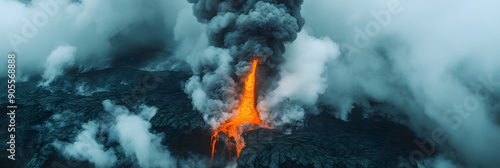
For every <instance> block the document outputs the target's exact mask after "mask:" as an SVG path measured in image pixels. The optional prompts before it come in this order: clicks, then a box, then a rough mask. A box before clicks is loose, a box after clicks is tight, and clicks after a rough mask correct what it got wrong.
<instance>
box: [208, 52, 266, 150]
mask: <svg viewBox="0 0 500 168" xmlns="http://www.w3.org/2000/svg"><path fill="white" fill-rule="evenodd" d="M257 63H258V60H257V59H255V60H253V65H252V72H251V73H250V74H248V77H247V79H246V80H245V90H244V91H243V96H242V99H241V104H240V106H239V108H238V115H237V116H236V117H235V118H233V119H230V120H229V122H226V123H224V124H222V125H220V126H219V128H218V129H217V130H216V131H215V132H214V134H213V135H212V158H213V157H214V150H215V142H216V141H217V139H218V138H219V132H223V133H225V134H226V135H227V139H226V144H229V146H230V148H229V151H231V150H232V148H233V147H236V151H237V157H239V156H240V151H241V149H242V148H243V147H244V146H245V142H244V140H243V139H242V138H241V137H240V134H241V132H243V131H239V130H238V128H239V127H240V126H241V125H243V124H245V123H250V124H254V125H261V124H262V122H261V121H260V118H259V113H258V112H257V110H255V107H254V105H255V102H254V101H255V70H256V69H257ZM246 131H247V130H246ZM230 137H233V138H234V140H235V141H236V144H234V143H232V142H230Z"/></svg>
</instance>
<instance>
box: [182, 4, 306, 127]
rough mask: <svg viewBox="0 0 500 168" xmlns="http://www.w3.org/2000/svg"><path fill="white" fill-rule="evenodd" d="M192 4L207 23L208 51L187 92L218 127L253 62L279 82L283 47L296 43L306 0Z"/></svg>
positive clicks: (196, 66)
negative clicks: (277, 75) (277, 77)
mask: <svg viewBox="0 0 500 168" xmlns="http://www.w3.org/2000/svg"><path fill="white" fill-rule="evenodd" d="M188 1H189V2H190V3H193V12H194V15H195V16H196V17H197V18H198V21H200V22H202V23H206V24H207V27H206V28H207V30H206V31H207V36H208V40H209V44H210V47H209V48H207V49H206V50H205V51H204V52H203V55H200V56H199V57H198V60H197V63H194V64H192V69H193V72H194V75H193V77H192V78H191V79H190V80H189V81H188V83H187V84H186V92H187V93H188V94H190V95H191V96H192V99H193V105H194V106H195V108H197V109H198V110H199V111H201V112H202V113H204V114H205V116H204V117H205V120H206V121H207V122H209V123H210V124H212V125H213V126H215V125H216V124H217V123H219V122H218V121H220V120H221V119H222V120H225V119H226V118H227V117H228V116H227V113H221V112H229V110H231V109H232V106H233V105H234V103H235V102H237V101H238V99H239V96H238V95H239V93H240V90H241V88H242V79H244V77H243V76H244V75H245V74H246V72H248V70H249V68H248V67H249V65H250V63H251V60H252V59H258V60H259V71H260V72H259V78H260V79H264V80H265V79H272V78H276V77H275V76H276V75H275V74H276V72H275V71H276V67H277V66H278V65H280V64H281V63H283V62H284V58H283V56H282V55H283V53H284V52H285V44H286V43H289V42H292V41H294V40H295V39H296V38H297V33H298V32H299V31H300V30H301V29H302V26H303V25H304V19H303V18H302V16H301V14H300V8H301V7H300V5H301V4H302V2H303V0H248V1H244V0H188ZM260 83H261V82H260ZM263 85H265V84H263Z"/></svg>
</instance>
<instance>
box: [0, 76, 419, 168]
mask: <svg viewBox="0 0 500 168" xmlns="http://www.w3.org/2000/svg"><path fill="white" fill-rule="evenodd" d="M190 76H191V74H190V73H188V72H184V71H162V72H147V71H142V70H137V69H134V68H112V69H111V68H110V69H104V70H99V71H92V72H86V73H78V72H76V71H71V72H68V73H67V74H66V75H64V76H62V77H60V78H59V79H57V81H55V82H53V83H52V84H51V85H50V86H49V87H38V86H37V85H38V82H32V81H40V79H30V82H18V83H17V88H16V89H17V93H16V98H17V104H18V106H19V108H18V112H17V115H16V121H17V125H16V136H17V142H16V145H17V147H16V149H17V153H16V158H17V163H18V165H2V166H3V167H93V165H92V164H91V163H89V162H77V161H74V160H73V161H71V160H67V159H66V158H64V157H63V156H62V155H61V154H60V152H58V151H57V150H56V149H55V148H54V146H53V145H52V143H53V142H54V141H56V140H57V141H65V142H72V140H73V139H74V138H75V136H76V135H77V134H78V133H79V131H80V130H81V129H82V124H83V123H86V122H88V121H89V120H95V119H101V120H106V117H109V116H107V115H106V113H105V112H104V110H103V105H102V101H103V100H106V99H109V100H112V101H114V102H115V103H116V104H118V105H124V106H126V107H128V108H129V109H136V108H137V107H138V105H140V104H145V105H148V106H155V107H157V108H158V111H157V113H156V115H155V116H154V117H153V118H152V119H151V124H152V130H151V132H153V133H163V134H164V135H165V137H166V138H163V142H162V144H163V145H165V146H167V147H168V149H169V150H170V152H171V154H172V156H173V157H175V158H178V159H182V158H189V157H191V156H192V155H196V156H200V157H203V158H204V160H206V161H207V163H206V166H207V167H208V166H209V164H210V163H209V162H208V161H209V159H210V155H211V134H212V132H211V130H210V127H209V126H208V125H207V124H205V122H204V121H203V118H202V116H201V114H200V113H198V112H197V111H194V110H193V108H192V105H191V100H190V99H189V98H188V96H187V95H186V94H185V93H184V92H183V90H182V85H183V82H185V81H186V80H187V79H188V78H189V77H190ZM5 85H6V83H3V84H2V86H1V87H4V88H5V87H6V86H5ZM1 96H2V97H6V95H5V93H2V95H1ZM3 102H6V101H3ZM2 106H6V103H4V104H2ZM323 110H324V111H325V112H323V113H322V114H320V115H318V116H308V118H307V119H306V120H305V122H304V124H303V125H302V126H300V127H291V126H290V127H287V128H279V129H274V130H269V129H257V130H252V131H249V132H247V133H246V134H245V135H244V137H245V142H246V147H245V148H244V149H243V150H242V152H241V155H240V157H239V158H238V160H237V164H238V167H396V166H397V164H398V156H400V155H401V156H408V154H409V153H410V152H411V151H412V150H413V149H415V148H416V147H415V146H414V145H413V140H414V139H415V135H413V133H412V132H411V131H410V130H409V129H407V128H405V127H403V126H401V125H398V124H395V123H392V122H389V121H386V120H384V119H369V120H368V119H358V120H356V122H344V121H341V120H338V119H336V118H335V117H333V116H331V115H329V114H328V113H326V112H331V109H329V108H323ZM358 110H359V109H358ZM131 111H134V110H131ZM0 121H1V122H2V123H0V124H2V125H4V126H6V125H8V124H7V122H8V121H7V120H5V119H2V120H0ZM0 133H1V135H0V137H1V138H2V142H6V141H7V139H6V138H7V137H8V134H7V132H5V131H2V132H0ZM100 136H102V137H103V138H106V135H100ZM1 144H2V145H1V147H2V149H6V148H7V146H6V143H1ZM104 145H105V147H113V146H116V145H117V144H114V143H108V144H104ZM221 145H222V148H223V145H224V144H220V143H218V144H217V146H216V147H217V149H219V148H221ZM217 151H219V152H216V156H215V157H214V161H213V163H212V167H219V166H221V167H222V166H223V165H224V164H225V163H224V160H226V159H224V158H221V157H223V156H224V155H223V154H221V152H220V151H222V150H217ZM5 159H6V158H2V163H5V162H4V161H5ZM118 160H120V161H121V162H118V163H119V166H120V167H138V166H137V165H134V164H133V163H128V162H126V160H127V159H126V157H125V156H123V155H122V156H120V155H118ZM20 163H23V164H20ZM179 166H180V165H179Z"/></svg>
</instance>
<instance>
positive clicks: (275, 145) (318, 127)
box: [238, 113, 416, 168]
mask: <svg viewBox="0 0 500 168" xmlns="http://www.w3.org/2000/svg"><path fill="white" fill-rule="evenodd" d="M244 137H245V143H246V147H245V148H243V150H242V152H241V153H240V157H239V158H238V166H239V167H348V168H351V167H352V168H357V167H380V168H382V167H397V164H398V156H400V155H401V156H408V154H409V153H410V152H411V151H412V150H413V149H415V146H413V144H411V142H412V141H413V140H414V139H415V138H416V137H415V135H413V133H412V132H411V131H410V130H408V129H407V128H405V127H403V126H401V125H398V124H394V123H391V122H388V121H385V122H375V121H369V120H365V121H359V122H356V123H354V122H344V121H342V120H338V119H336V118H334V117H332V116H330V115H329V114H324V113H323V114H320V115H319V116H314V117H310V118H309V119H308V120H307V125H306V126H305V127H304V128H299V129H297V130H294V131H292V132H291V133H290V134H284V133H283V131H279V130H270V129H265V128H262V129H257V130H252V131H249V132H247V133H246V134H245V135H244Z"/></svg>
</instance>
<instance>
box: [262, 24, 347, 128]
mask: <svg viewBox="0 0 500 168" xmlns="http://www.w3.org/2000/svg"><path fill="white" fill-rule="evenodd" d="M287 51H288V53H287V54H285V55H284V57H285V59H286V62H285V64H283V65H282V66H280V68H279V70H280V76H281V79H280V80H279V81H277V82H276V85H277V86H276V87H275V88H273V89H269V91H265V92H264V95H260V96H261V97H260V98H259V99H260V101H259V103H258V105H257V110H258V111H259V112H260V114H261V118H263V119H265V120H266V121H267V122H269V123H270V124H272V125H281V124H286V123H292V122H296V121H301V120H302V119H303V117H304V116H305V114H306V111H308V112H310V113H312V114H314V113H317V111H315V110H314V108H312V109H308V110H305V109H304V107H309V108H311V107H314V106H315V105H316V103H317V101H318V97H319V95H321V94H323V93H324V92H325V90H326V88H327V83H326V82H327V81H326V77H327V76H326V71H327V63H328V62H331V61H333V60H334V59H335V58H336V57H337V56H339V54H340V52H339V50H338V47H337V44H335V43H333V42H332V41H331V40H330V38H328V37H324V38H315V37H312V36H310V35H309V34H308V33H307V32H306V31H302V32H301V33H299V34H298V38H297V40H296V41H294V42H293V43H292V44H290V45H288V46H287ZM264 80H265V79H264Z"/></svg>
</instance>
